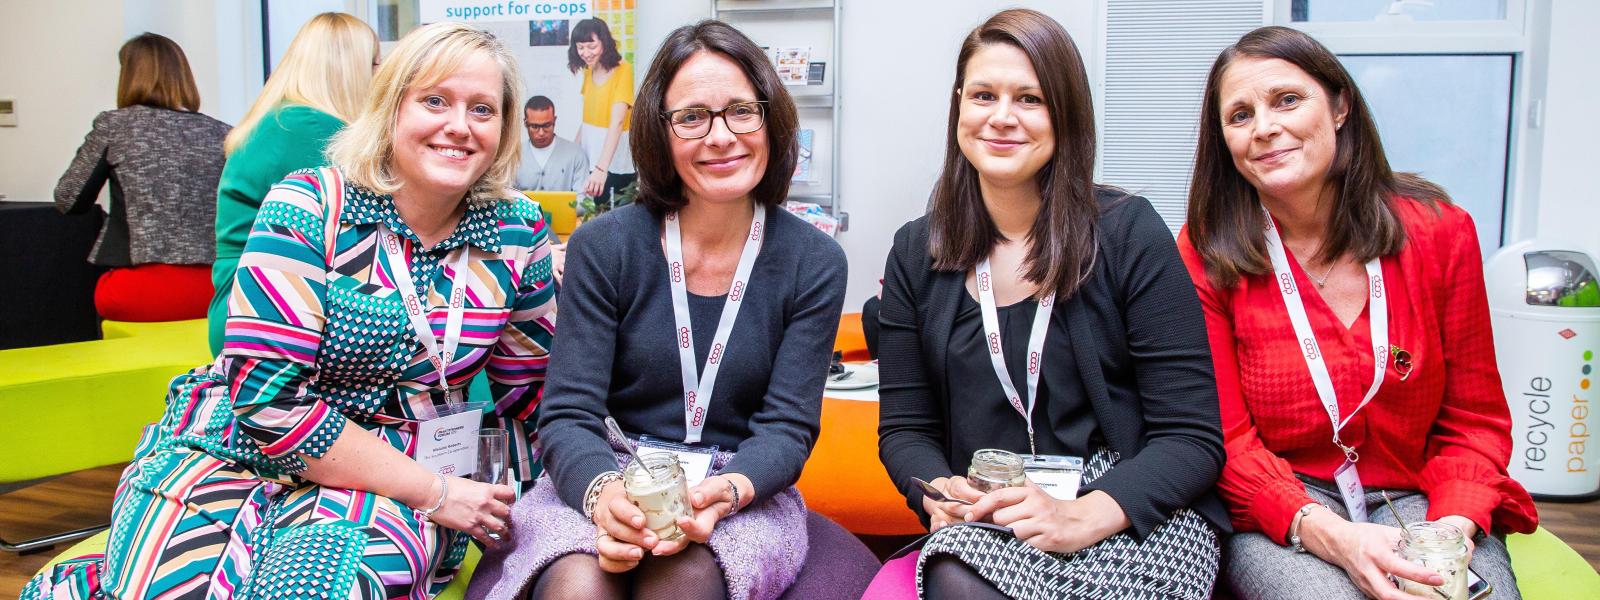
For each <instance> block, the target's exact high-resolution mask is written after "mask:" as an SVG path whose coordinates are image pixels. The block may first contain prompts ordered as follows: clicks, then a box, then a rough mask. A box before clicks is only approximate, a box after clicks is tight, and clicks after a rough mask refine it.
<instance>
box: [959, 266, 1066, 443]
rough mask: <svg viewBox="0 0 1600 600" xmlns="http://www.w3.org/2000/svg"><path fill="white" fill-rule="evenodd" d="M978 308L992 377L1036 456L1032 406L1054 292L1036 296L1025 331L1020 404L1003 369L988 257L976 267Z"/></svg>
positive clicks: (1008, 372)
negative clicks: (1024, 377)
mask: <svg viewBox="0 0 1600 600" xmlns="http://www.w3.org/2000/svg"><path fill="white" fill-rule="evenodd" d="M976 279H977V286H978V307H979V308H981V309H983V338H984V345H986V346H988V348H989V362H990V364H993V365H994V374H995V377H997V378H999V379H1000V389H1001V390H1004V391H1005V393H1006V400H1007V401H1009V402H1010V403H1011V408H1014V409H1017V412H1018V413H1020V414H1021V415H1022V420H1023V421H1025V422H1027V424H1028V452H1030V453H1032V454H1034V455H1035V456H1037V455H1038V454H1039V451H1038V448H1036V447H1035V446H1034V443H1033V405H1034V403H1035V402H1037V401H1038V399H1039V369H1040V366H1041V365H1042V359H1043V358H1044V336H1045V333H1046V332H1047V330H1048V329H1049V328H1050V309H1051V307H1052V306H1054V305H1055V303H1056V295H1055V293H1054V292H1052V293H1050V294H1049V295H1047V296H1045V297H1043V298H1040V299H1039V307H1038V308H1037V309H1035V310H1034V312H1033V329H1032V330H1030V331H1029V332H1028V404H1027V405H1026V406H1024V405H1023V404H1022V398H1021V396H1019V395H1018V394H1017V386H1016V385H1013V384H1012V383H1011V372H1010V371H1007V370H1006V357H1005V355H1004V354H1002V353H1001V351H1002V348H1001V343H1000V317H999V316H998V315H997V314H996V312H995V305H994V281H993V278H992V277H990V275H989V257H987V256H986V257H984V258H983V261H982V262H979V263H978V270H977V275H976Z"/></svg>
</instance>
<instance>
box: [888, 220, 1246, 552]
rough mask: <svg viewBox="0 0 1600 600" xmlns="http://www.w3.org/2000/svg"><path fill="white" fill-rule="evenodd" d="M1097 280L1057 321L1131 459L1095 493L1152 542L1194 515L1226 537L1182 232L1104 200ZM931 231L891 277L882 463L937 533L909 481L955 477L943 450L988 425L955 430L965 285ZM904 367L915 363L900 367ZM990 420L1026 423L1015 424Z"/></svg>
mask: <svg viewBox="0 0 1600 600" xmlns="http://www.w3.org/2000/svg"><path fill="white" fill-rule="evenodd" d="M1098 199H1099V201H1100V205H1101V216H1100V220H1099V223H1098V224H1097V225H1096V227H1097V236H1098V255H1097V256H1096V258H1095V261H1094V266H1093V272H1092V273H1091V274H1090V276H1089V278H1088V279H1087V280H1085V281H1084V283H1083V285H1082V286H1081V287H1080V288H1079V289H1078V291H1077V292H1076V293H1075V294H1074V295H1073V296H1072V297H1071V298H1069V299H1067V300H1066V301H1058V302H1057V303H1056V305H1055V308H1054V313H1053V316H1054V318H1056V319H1066V320H1067V328H1068V331H1070V332H1071V337H1072V340H1071V343H1072V349H1073V354H1074V355H1075V359H1076V360H1075V364H1071V365H1052V364H1049V363H1048V357H1047V359H1046V360H1047V362H1046V366H1045V368H1047V369H1049V368H1076V369H1077V370H1078V375H1079V378H1080V379H1081V381H1082V382H1083V392H1084V393H1086V394H1087V395H1088V398H1089V403H1090V405H1091V406H1092V408H1093V413H1094V417H1095V419H1096V420H1097V421H1098V426H1099V431H1100V434H1101V435H1102V436H1103V438H1104V440H1105V443H1106V445H1108V446H1109V447H1110V448H1111V449H1112V450H1115V451H1116V452H1118V453H1119V454H1120V455H1121V462H1119V463H1118V464H1117V466H1116V467H1115V468H1113V469H1112V470H1111V472H1109V473H1106V474H1105V475H1104V476H1102V477H1100V478H1099V479H1097V480H1095V481H1094V482H1093V483H1092V484H1088V485H1085V486H1084V487H1083V490H1082V493H1088V492H1090V491H1093V490H1102V491H1104V492H1105V493H1107V494H1109V495H1110V496H1111V497H1112V498H1114V499H1115V500H1116V501H1117V503H1118V504H1119V505H1120V506H1121V507H1122V510H1123V511H1124V512H1125V513H1127V515H1128V519H1129V520H1130V521H1132V522H1133V534H1134V535H1135V536H1136V537H1139V538H1141V539H1142V538H1143V537H1144V536H1145V535H1148V534H1149V533H1150V531H1151V530H1153V529H1155V527H1156V526H1158V525H1160V524H1161V523H1163V522H1165V521H1166V520H1167V518H1168V517H1169V516H1170V515H1171V514H1172V512H1173V511H1174V510H1177V509H1179V508H1183V507H1190V508H1192V509H1194V510H1195V511H1196V512H1198V513H1200V515H1202V516H1204V517H1205V518H1206V519H1207V520H1208V521H1210V522H1211V523H1212V524H1213V525H1215V526H1217V528H1218V529H1219V530H1221V531H1224V532H1226V531H1228V527H1229V526H1228V516H1227V512H1226V511H1225V510H1224V509H1223V506H1222V504H1221V503H1220V502H1219V501H1218V500H1217V498H1216V496H1215V494H1214V493H1213V492H1212V489H1213V486H1214V484H1215V483H1216V480H1217V476H1218V475H1219V474H1220V473H1221V471H1222V464H1223V460H1224V459H1225V456H1226V455H1225V453H1224V451H1223V447H1222V433H1221V425H1220V419H1219V417H1218V413H1217V390H1216V381H1215V378H1214V376H1213V374H1212V367H1211V352H1210V347H1209V345H1208V344H1207V338H1206V324H1205V317H1204V314H1203V313H1202V312H1201V309H1200V301H1199V298H1198V297H1197V296H1196V294H1195V291H1194V286H1193V284H1192V283H1190V281H1189V275H1188V273H1187V272H1186V271H1185V270H1184V267H1183V262H1182V260H1181V259H1180V258H1179V256H1178V251H1177V246H1176V244H1175V243H1174V242H1173V238H1172V232H1171V231H1170V230H1168V229H1167V227H1166V225H1165V224H1164V223H1163V222H1162V220H1161V217H1160V216H1159V215H1157V214H1156V212H1155V209H1154V208H1152V207H1151V206H1150V203H1149V202H1148V201H1147V200H1145V199H1144V198H1141V197H1137V196H1127V195H1125V194H1123V193H1121V192H1116V191H1112V190H1101V191H1100V193H1099V198H1098ZM932 264H933V262H932V258H931V257H930V256H929V254H928V217H926V216H924V217H922V218H920V219H917V220H915V221H912V222H910V223H907V224H906V225H905V226H904V227H902V228H900V231H899V232H898V233H896V234H895V238H894V247H893V250H891V251H890V254H889V260H888V264H887V266H885V268H884V285H883V305H882V308H881V312H880V313H879V323H880V326H881V327H882V332H881V334H880V340H879V349H880V352H881V356H882V359H881V360H882V364H881V366H880V372H881V381H882V384H881V387H880V388H879V392H878V396H879V398H880V401H881V405H880V411H881V413H880V419H879V421H878V435H879V442H878V451H879V456H880V458H881V459H882V460H883V464H884V466H885V467H887V468H888V470H889V477H890V479H891V480H893V481H894V482H895V485H896V486H897V487H899V488H900V491H901V493H902V494H904V495H905V496H906V499H907V504H908V505H909V506H910V507H911V508H912V510H915V511H916V512H917V514H918V515H919V516H921V517H922V519H923V522H924V523H926V522H927V518H928V517H927V515H926V514H924V513H923V511H922V495H921V493H920V492H917V491H915V490H914V489H913V488H912V486H911V478H912V477H920V478H922V479H924V480H931V479H934V478H936V477H947V476H950V475H951V474H952V473H954V470H953V469H952V467H951V465H952V464H965V462H966V458H965V457H959V458H958V457H953V456H949V455H948V450H947V449H948V448H949V446H950V445H949V444H945V443H944V442H943V440H944V439H946V438H947V436H952V435H969V436H982V435H984V432H985V431H986V430H987V429H988V428H987V427H986V426H985V423H969V422H964V423H960V424H959V427H955V426H954V425H956V424H952V423H948V422H946V419H945V415H947V414H948V410H947V408H948V406H949V405H950V403H951V401H952V399H951V398H950V396H949V391H948V389H947V385H946V384H947V377H946V373H945V365H946V362H945V361H946V358H947V354H948V348H949V342H950V330H951V327H952V325H953V323H954V319H955V314H956V307H957V305H958V304H959V301H960V299H961V295H962V294H966V288H965V285H964V282H965V278H966V274H965V273H964V272H957V271H935V270H933V268H932ZM896 357H906V358H902V359H899V360H897V359H896ZM993 415H994V416H993V418H994V419H996V420H999V419H1016V418H1017V415H1016V414H1014V413H1012V412H1011V411H1009V410H996V411H994V413H993Z"/></svg>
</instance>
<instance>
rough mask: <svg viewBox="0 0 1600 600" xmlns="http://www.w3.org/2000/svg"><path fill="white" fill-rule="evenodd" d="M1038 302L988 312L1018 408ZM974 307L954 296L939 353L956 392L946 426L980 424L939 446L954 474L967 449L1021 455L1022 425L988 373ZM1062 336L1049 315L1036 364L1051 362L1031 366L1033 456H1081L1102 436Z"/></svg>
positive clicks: (967, 298) (1024, 448) (967, 458)
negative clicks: (975, 431)
mask: <svg viewBox="0 0 1600 600" xmlns="http://www.w3.org/2000/svg"><path fill="white" fill-rule="evenodd" d="M1038 308H1039V301H1038V300H1033V299H1028V300H1024V301H1022V302H1018V303H1016V304H1012V305H1010V306H1001V307H999V308H998V309H996V310H995V316H996V317H997V318H998V320H999V321H1000V353H1001V354H1003V355H1004V356H1005V357H1006V372H1008V373H1010V374H1011V385H1014V386H1016V389H1017V395H1018V396H1019V397H1021V398H1022V402H1023V406H1027V402H1028V363H1027V360H1028V334H1029V333H1030V330H1031V329H1032V328H1033V315H1034V312H1035V311H1037V310H1038ZM980 310H981V309H980V308H979V307H978V301H977V300H974V299H972V296H971V295H970V294H967V293H962V294H961V300H960V302H959V303H958V304H957V305H956V318H955V324H954V327H953V328H952V329H951V330H950V352H949V354H947V355H946V358H945V369H946V370H947V371H948V372H949V377H948V381H949V382H950V390H951V396H953V397H956V398H961V401H960V402H955V403H952V404H951V405H950V418H949V420H948V423H950V424H951V426H952V428H953V429H960V428H962V425H961V424H963V423H984V424H985V425H986V427H985V431H983V432H982V435H972V434H968V433H956V432H951V433H954V434H953V435H952V434H951V433H947V434H946V436H947V437H946V439H949V440H950V443H949V444H946V452H945V460H946V461H947V462H948V463H949V464H950V467H951V468H952V469H954V471H955V472H956V473H965V472H967V465H968V463H970V462H971V461H972V452H973V451H974V450H978V449H980V448H999V449H1001V450H1010V451H1012V452H1016V453H1018V454H1027V453H1028V424H1027V422H1026V421H1023V420H1022V415H1021V414H1018V413H1017V409H1015V408H1012V407H1011V403H1010V402H1008V401H1007V400H1006V394H1005V391H1004V390H1002V389H1001V388H1000V382H999V380H997V379H995V375H994V364H993V363H992V362H990V360H989V351H988V349H987V348H986V347H985V345H986V344H987V342H986V341H985V340H984V333H983V313H982V312H980ZM1068 336H1069V334H1068V333H1067V325H1066V321H1064V320H1062V319H1056V318H1052V319H1050V325H1049V327H1048V328H1047V329H1046V330H1045V336H1044V356H1043V359H1042V362H1043V364H1045V365H1049V366H1052V367H1054V368H1041V369H1040V370H1039V398H1038V400H1037V401H1036V402H1034V405H1033V428H1034V443H1035V445H1036V446H1037V448H1038V450H1039V453H1041V454H1062V455H1067V456H1080V457H1083V458H1088V457H1089V455H1090V454H1091V453H1093V451H1094V449H1095V448H1098V447H1100V446H1102V445H1104V444H1105V442H1104V441H1102V440H1101V439H1100V431H1099V427H1098V424H1097V423H1096V422H1095V419H1094V412H1093V411H1092V410H1090V408H1089V402H1088V397H1087V395H1085V394H1084V393H1083V382H1082V380H1080V379H1078V370H1077V369H1074V368H1071V367H1070V365H1072V364H1073V359H1072V340H1071V339H1070V338H1069V337H1068ZM1061 365H1066V367H1063V366H1061Z"/></svg>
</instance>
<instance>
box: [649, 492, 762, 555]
mask: <svg viewBox="0 0 1600 600" xmlns="http://www.w3.org/2000/svg"><path fill="white" fill-rule="evenodd" d="M732 486H738V487H739V494H738V499H739V500H738V502H739V506H737V507H735V506H734V505H733V503H734V493H733V487H732ZM755 493H756V487H755V484H754V483H751V482H750V478H749V477H745V476H744V475H743V474H740V473H724V474H721V475H712V476H710V477H707V478H705V479H704V480H701V481H700V483H699V484H698V485H695V486H694V487H693V488H691V489H690V490H689V505H690V508H692V509H693V511H694V517H693V518H689V517H678V528H679V529H682V530H683V537H682V538H680V539H678V540H676V541H671V542H661V543H660V544H657V545H656V547H655V550H653V551H652V553H653V554H655V555H657V556H667V555H670V554H676V553H677V552H678V551H679V550H682V549H684V548H685V547H687V546H688V545H689V542H699V543H702V544H704V543H706V542H707V541H709V540H710V539H711V530H712V529H714V528H716V526H717V521H721V520H722V519H724V518H726V517H727V516H728V515H730V514H732V513H733V512H734V511H735V510H737V509H740V508H744V507H745V506H746V505H748V504H750V499H751V498H754V497H755Z"/></svg>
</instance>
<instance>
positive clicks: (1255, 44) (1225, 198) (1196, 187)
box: [1188, 26, 1450, 287]
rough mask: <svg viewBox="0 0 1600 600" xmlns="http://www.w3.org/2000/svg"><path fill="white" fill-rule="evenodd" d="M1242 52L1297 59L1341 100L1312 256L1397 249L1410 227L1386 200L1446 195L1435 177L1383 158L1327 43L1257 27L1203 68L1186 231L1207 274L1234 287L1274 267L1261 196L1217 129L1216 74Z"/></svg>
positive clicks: (1369, 255)
mask: <svg viewBox="0 0 1600 600" xmlns="http://www.w3.org/2000/svg"><path fill="white" fill-rule="evenodd" d="M1242 58H1277V59H1282V60H1284V61H1286V62H1288V63H1290V64H1293V65H1294V66H1296V67H1299V68H1300V70H1302V71H1305V73H1306V74H1307V75H1310V76H1311V78H1312V79H1315V80H1316V81H1317V83H1318V85H1321V86H1322V91H1323V92H1324V93H1325V94H1326V95H1327V97H1328V98H1329V99H1330V104H1331V105H1332V106H1334V107H1338V106H1341V105H1342V106H1343V107H1345V109H1346V114H1345V120H1344V125H1343V126H1342V127H1339V128H1338V130H1337V131H1335V132H1334V137H1335V142H1334V144H1335V149H1334V159H1333V164H1332V165H1330V166H1329V168H1328V175H1327V180H1328V182H1329V183H1331V184H1332V185H1333V192H1334V206H1333V216H1332V217H1331V219H1330V220H1329V222H1328V223H1326V224H1325V226H1326V227H1327V231H1326V233H1325V234H1324V236H1323V240H1322V247H1321V248H1320V249H1318V251H1317V257H1316V258H1318V259H1321V260H1331V259H1333V258H1336V257H1339V256H1343V255H1345V254H1350V255H1352V256H1354V257H1355V258H1356V260H1358V261H1360V262H1366V261H1369V260H1372V259H1374V258H1377V257H1379V256H1387V255H1390V254H1394V253H1395V252H1398V251H1399V250H1400V247H1401V246H1404V245H1405V241H1406V232H1405V227H1404V226H1403V225H1402V224H1401V223H1400V219H1399V217H1398V216H1396V215H1395V212H1394V209H1393V207H1392V206H1390V201H1391V198H1393V197H1396V196H1401V197H1408V198H1413V199H1416V200H1418V201H1421V202H1424V203H1427V204H1429V205H1432V204H1433V203H1435V202H1449V201H1450V197H1449V196H1448V195H1446V194H1445V191H1444V189H1442V188H1440V187H1439V186H1437V185H1435V184H1433V183H1431V182H1429V181H1427V180H1425V179H1423V178H1421V177H1419V176H1417V175H1416V174H1413V173H1396V172H1394V171H1393V170H1391V169H1390V168H1389V159H1388V158H1386V157H1385V156H1384V154H1383V142H1382V141H1381V140H1380V139H1379V138H1378V126H1377V123H1376V122H1374V121H1373V118H1372V111H1371V110H1369V109H1368V108H1367V103H1366V100H1364V99H1362V97H1361V90H1360V89H1358V88H1357V87H1356V84H1355V80H1354V79H1352V78H1351V77H1350V73H1349V72H1348V71H1346V70H1345V68H1344V65H1341V64H1340V63H1339V59H1338V57H1336V56H1334V54H1333V52H1330V51H1329V50H1328V49H1327V48H1326V47H1324V46H1323V45H1322V44H1320V43H1318V42H1317V41H1316V40H1314V39H1312V38H1311V36H1309V35H1306V34H1305V33H1303V32H1300V31H1298V30H1294V29H1290V28H1287V27H1277V26H1273V27H1262V28H1260V29H1257V30H1255V31H1252V32H1250V33H1247V34H1245V35H1244V37H1242V38H1239V41H1238V43H1235V44H1234V45H1232V46H1229V47H1228V48H1227V49H1225V50H1223V51H1222V54H1221V55H1219V56H1217V62H1216V63H1215V64H1213V65H1212V66H1211V73H1210V75H1207V76H1206V89H1205V99H1204V101H1203V102H1202V104H1201V107H1200V139H1199V143H1198V145H1197V147H1196V148H1195V158H1194V175H1193V179H1192V180H1191V181H1190V184H1189V222H1188V228H1189V241H1190V242H1191V243H1192V244H1193V245H1194V247H1195V249H1196V250H1197V251H1199V253H1200V256H1201V257H1202V258H1203V259H1204V260H1205V264H1206V274H1207V276H1208V277H1209V278H1210V279H1211V281H1212V283H1214V284H1216V285H1219V286H1222V287H1232V286H1233V285H1234V284H1236V283H1238V282H1239V279H1240V278H1241V277H1243V276H1244V275H1256V274H1261V273H1266V272H1269V271H1271V270H1272V261H1271V260H1270V259H1268V258H1267V242H1266V237H1265V235H1263V233H1262V228H1261V227H1262V221H1261V219H1262V215H1261V209H1260V199H1259V198H1258V197H1257V195H1256V189H1255V187H1254V186H1252V185H1251V184H1250V182H1249V181H1247V180H1246V179H1245V178H1244V176H1243V175H1241V174H1239V170H1238V169H1237V168H1236V167H1235V166H1234V164H1233V155H1232V153H1230V152H1229V151H1228V143H1227V140H1225V139H1224V138H1223V135H1222V104H1221V103H1222V98H1221V97H1220V94H1221V84H1222V77H1223V75H1225V74H1226V73H1227V70H1228V67H1229V66H1230V65H1232V64H1233V63H1234V61H1236V60H1239V59H1242Z"/></svg>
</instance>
